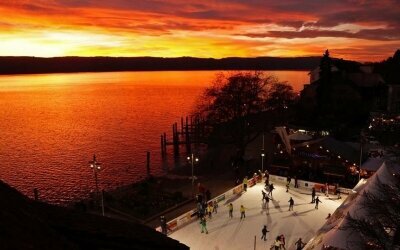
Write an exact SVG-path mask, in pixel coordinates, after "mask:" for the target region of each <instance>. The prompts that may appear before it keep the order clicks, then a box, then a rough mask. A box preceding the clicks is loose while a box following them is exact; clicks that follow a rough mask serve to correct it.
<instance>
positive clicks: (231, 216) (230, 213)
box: [228, 203, 233, 218]
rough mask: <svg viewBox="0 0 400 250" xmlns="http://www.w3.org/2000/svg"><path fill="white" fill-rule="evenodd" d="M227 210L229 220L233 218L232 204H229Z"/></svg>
mask: <svg viewBox="0 0 400 250" xmlns="http://www.w3.org/2000/svg"><path fill="white" fill-rule="evenodd" d="M228 208H229V218H233V205H232V203H229V205H228Z"/></svg>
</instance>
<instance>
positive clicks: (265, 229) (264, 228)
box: [261, 225, 269, 241]
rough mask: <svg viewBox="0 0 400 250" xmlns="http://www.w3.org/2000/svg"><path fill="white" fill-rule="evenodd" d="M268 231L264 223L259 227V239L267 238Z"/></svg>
mask: <svg viewBox="0 0 400 250" xmlns="http://www.w3.org/2000/svg"><path fill="white" fill-rule="evenodd" d="M268 232H269V231H268V230H267V226H266V225H264V227H263V228H262V229H261V234H262V235H261V239H264V241H266V240H267V233H268Z"/></svg>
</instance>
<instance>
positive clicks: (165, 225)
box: [160, 216, 168, 235]
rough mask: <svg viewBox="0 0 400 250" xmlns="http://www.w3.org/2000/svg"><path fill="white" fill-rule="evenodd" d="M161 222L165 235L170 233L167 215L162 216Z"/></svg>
mask: <svg viewBox="0 0 400 250" xmlns="http://www.w3.org/2000/svg"><path fill="white" fill-rule="evenodd" d="M160 222H161V232H162V233H163V234H165V235H167V233H168V230H167V229H168V228H167V220H166V219H165V216H161V218H160Z"/></svg>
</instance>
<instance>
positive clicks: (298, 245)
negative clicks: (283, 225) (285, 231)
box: [294, 238, 306, 250]
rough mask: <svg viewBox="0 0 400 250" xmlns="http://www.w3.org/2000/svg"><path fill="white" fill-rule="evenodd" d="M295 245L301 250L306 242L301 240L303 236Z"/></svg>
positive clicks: (297, 249)
mask: <svg viewBox="0 0 400 250" xmlns="http://www.w3.org/2000/svg"><path fill="white" fill-rule="evenodd" d="M294 245H295V246H296V250H301V249H303V247H304V246H305V245H306V244H305V243H304V242H303V241H302V240H301V238H299V240H298V241H296V243H294Z"/></svg>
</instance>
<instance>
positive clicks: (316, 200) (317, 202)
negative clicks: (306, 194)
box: [315, 196, 322, 209]
mask: <svg viewBox="0 0 400 250" xmlns="http://www.w3.org/2000/svg"><path fill="white" fill-rule="evenodd" d="M320 202H321V203H322V201H320V200H319V197H318V196H317V198H316V199H315V209H318V204H319V203H320Z"/></svg>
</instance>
